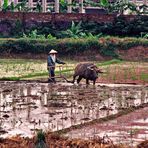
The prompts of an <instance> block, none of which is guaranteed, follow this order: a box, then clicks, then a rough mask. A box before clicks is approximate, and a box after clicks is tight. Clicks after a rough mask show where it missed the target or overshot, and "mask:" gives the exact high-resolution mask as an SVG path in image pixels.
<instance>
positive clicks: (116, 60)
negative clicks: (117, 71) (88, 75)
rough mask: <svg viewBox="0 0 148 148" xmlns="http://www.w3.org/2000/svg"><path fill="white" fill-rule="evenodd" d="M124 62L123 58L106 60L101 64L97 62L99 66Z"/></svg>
mask: <svg viewBox="0 0 148 148" xmlns="http://www.w3.org/2000/svg"><path fill="white" fill-rule="evenodd" d="M122 62H123V61H122V60H119V59H113V60H110V61H105V62H102V63H99V64H97V66H105V65H112V64H120V63H122Z"/></svg>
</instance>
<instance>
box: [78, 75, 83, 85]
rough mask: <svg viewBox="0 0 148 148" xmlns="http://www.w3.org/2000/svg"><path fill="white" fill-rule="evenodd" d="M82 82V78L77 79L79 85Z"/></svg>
mask: <svg viewBox="0 0 148 148" xmlns="http://www.w3.org/2000/svg"><path fill="white" fill-rule="evenodd" d="M81 80H82V77H80V76H79V77H78V79H77V83H78V84H79V82H80V81H81Z"/></svg>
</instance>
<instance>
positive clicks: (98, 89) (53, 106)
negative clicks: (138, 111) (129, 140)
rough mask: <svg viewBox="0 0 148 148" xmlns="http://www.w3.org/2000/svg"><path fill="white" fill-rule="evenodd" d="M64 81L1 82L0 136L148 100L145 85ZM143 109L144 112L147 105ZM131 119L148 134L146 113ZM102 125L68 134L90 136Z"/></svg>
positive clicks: (54, 127) (72, 121)
mask: <svg viewBox="0 0 148 148" xmlns="http://www.w3.org/2000/svg"><path fill="white" fill-rule="evenodd" d="M65 84H66V83H63V84H62V83H61V84H60V83H58V84H53V85H52V84H47V83H10V82H5V83H2V82H1V83H0V136H1V137H8V136H12V135H16V134H19V135H21V136H30V137H31V136H32V135H33V134H35V131H36V130H38V129H44V130H45V131H47V130H48V131H57V130H60V129H64V128H67V127H70V126H72V125H77V124H83V123H85V122H89V121H92V120H94V119H99V118H103V117H107V116H109V115H112V114H116V113H118V112H119V111H121V110H124V109H126V108H128V107H131V106H139V105H141V104H144V103H148V88H147V87H146V86H132V85H108V86H107V85H99V86H95V87H94V86H92V85H90V86H88V87H87V86H86V85H79V86H78V85H71V84H66V85H65ZM144 109H145V111H144V112H146V110H147V108H144ZM130 119H131V118H130ZM133 120H134V121H135V122H136V123H137V124H138V125H137V126H138V127H139V126H140V125H141V129H143V131H144V132H145V133H147V134H148V129H147V128H145V127H146V126H147V124H148V116H147V114H142V115H140V118H138V119H132V121H133ZM127 121H129V119H128V120H127ZM123 122H126V121H123ZM111 123H112V122H111ZM113 123H117V121H116V120H115V121H113ZM108 124H110V123H109V122H108ZM119 125H120V124H119ZM145 125H146V126H145ZM95 126H96V125H95ZM99 126H100V125H99ZM102 126H103V125H102ZM102 126H101V127H100V128H99V127H98V128H94V127H93V126H92V128H90V130H88V129H87V130H85V128H84V129H82V130H83V132H82V131H81V133H85V136H84V135H81V134H78V133H77V131H72V132H70V133H69V135H70V136H71V137H82V136H83V138H90V137H93V136H94V131H95V134H96V133H100V134H103V133H106V131H105V128H103V127H102ZM115 126H116V125H115ZM121 126H122V124H121ZM147 127H148V126H147ZM109 128H110V129H109V132H110V133H111V134H110V135H112V136H114V135H116V136H117V137H119V134H118V133H120V134H121V135H122V132H121V130H118V128H117V129H116V130H115V131H114V132H113V131H112V130H111V127H109ZM135 128H136V127H134V129H135ZM94 129H95V130H94ZM96 129H99V130H96ZM100 129H104V130H102V131H101V130H100ZM129 130H130V129H129ZM84 131H87V132H84ZM92 131H93V132H92ZM124 132H125V131H124ZM145 133H144V134H143V133H142V132H141V135H139V136H140V137H144V136H145V135H146V134H145ZM96 135H97V134H96ZM110 135H109V136H110ZM141 139H142V138H141Z"/></svg>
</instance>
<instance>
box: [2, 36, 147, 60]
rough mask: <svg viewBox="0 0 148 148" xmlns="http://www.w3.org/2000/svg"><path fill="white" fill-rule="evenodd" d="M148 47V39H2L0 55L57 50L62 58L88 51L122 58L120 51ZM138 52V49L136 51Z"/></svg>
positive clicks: (32, 53)
mask: <svg viewBox="0 0 148 148" xmlns="http://www.w3.org/2000/svg"><path fill="white" fill-rule="evenodd" d="M137 46H142V47H144V48H146V47H148V39H143V38H128V37H127V38H118V37H110V36H106V37H102V38H99V39H97V38H78V39H74V38H65V39H52V40H49V39H30V38H20V39H14V38H8V39H3V38H1V39H0V55H7V56H10V55H11V54H20V55H21V54H28V53H29V54H31V55H32V56H33V55H37V54H47V53H48V52H49V51H50V50H51V49H53V48H54V49H56V50H57V51H58V52H59V54H60V55H62V56H67V57H68V56H70V57H71V55H73V56H76V55H80V54H84V53H86V52H88V51H92V53H93V52H95V53H98V54H100V55H102V56H106V57H112V58H121V56H120V53H119V52H118V50H128V49H130V48H133V47H137ZM135 50H136V49H135Z"/></svg>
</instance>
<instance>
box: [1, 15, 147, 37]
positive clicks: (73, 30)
mask: <svg viewBox="0 0 148 148" xmlns="http://www.w3.org/2000/svg"><path fill="white" fill-rule="evenodd" d="M0 25H1V30H2V31H1V32H0V37H17V38H20V37H23V36H24V34H25V35H26V36H31V34H32V35H33V33H35V32H34V31H36V33H37V36H42V37H43V36H44V37H45V38H47V36H48V35H50V36H51V37H56V38H67V37H74V38H77V37H87V36H89V35H91V36H96V35H98V34H103V35H112V36H121V37H127V36H129V37H142V36H145V34H146V33H147V32H148V16H137V17H135V19H134V20H131V21H129V20H127V19H126V18H125V16H119V17H115V19H114V21H113V22H108V23H103V22H100V23H98V22H94V21H81V22H66V21H65V22H55V23H53V22H46V23H43V22H42V23H39V22H28V23H26V24H24V23H22V22H20V21H14V22H12V21H10V20H2V21H0ZM3 28H4V29H3ZM88 33H89V35H88Z"/></svg>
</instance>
